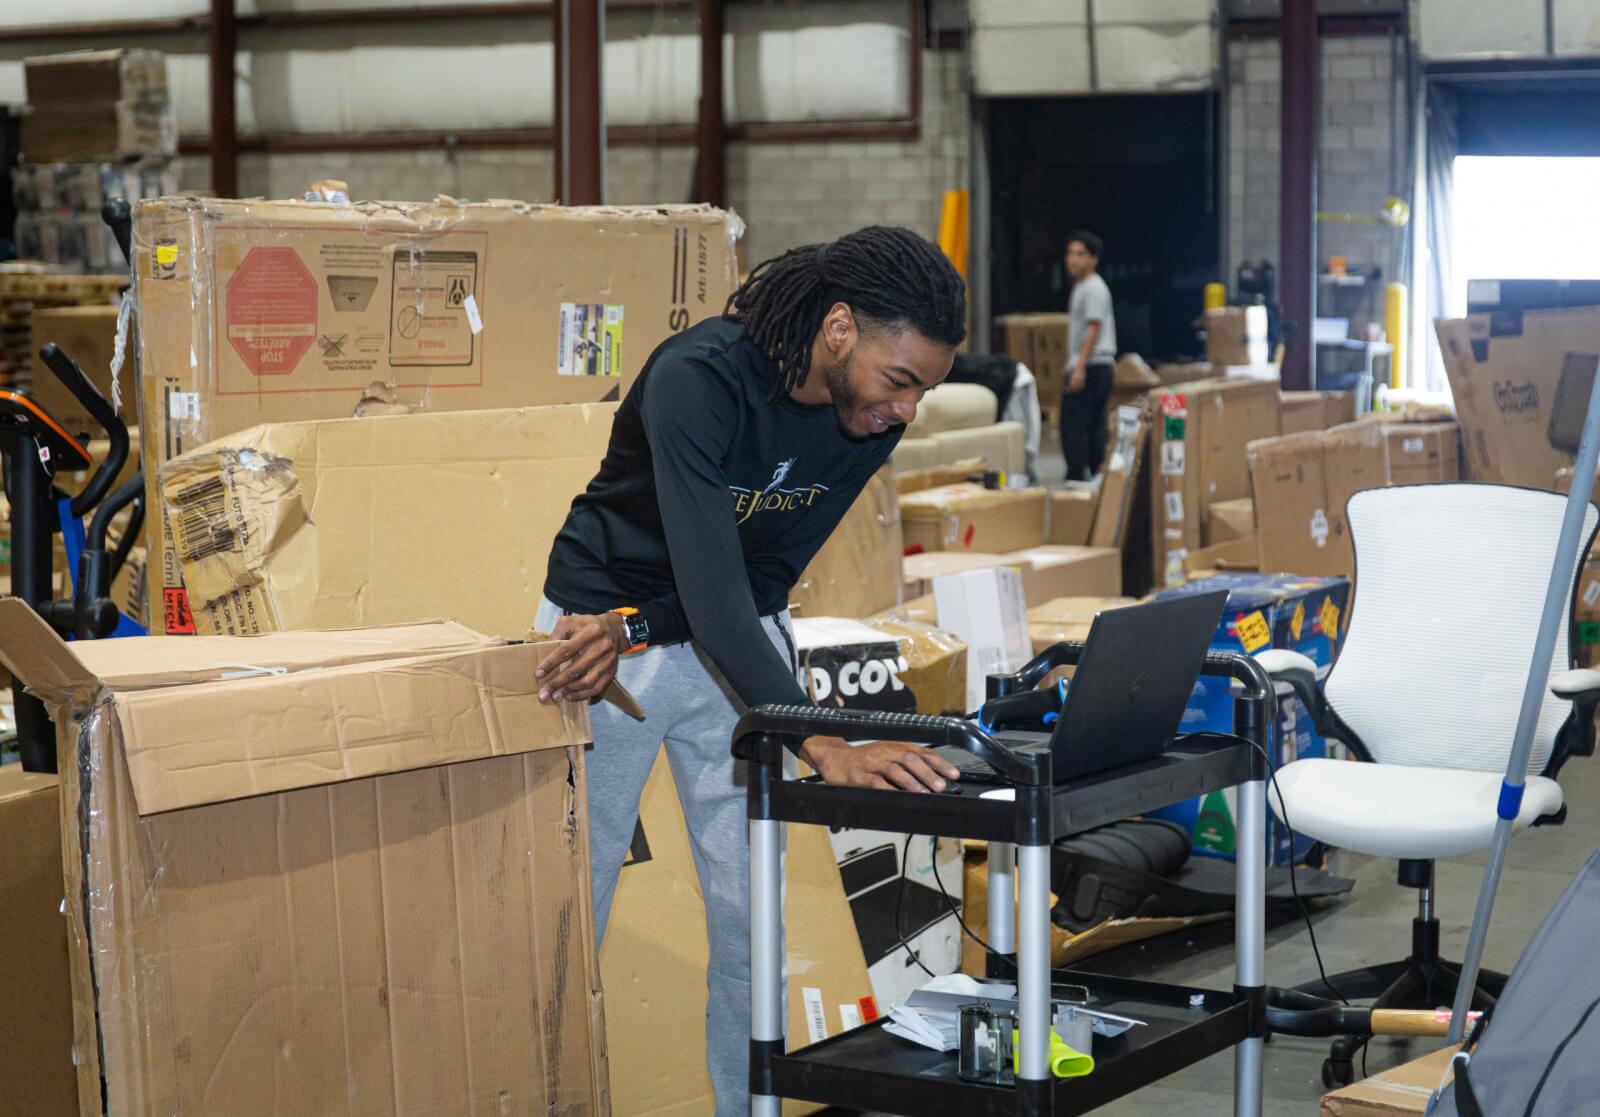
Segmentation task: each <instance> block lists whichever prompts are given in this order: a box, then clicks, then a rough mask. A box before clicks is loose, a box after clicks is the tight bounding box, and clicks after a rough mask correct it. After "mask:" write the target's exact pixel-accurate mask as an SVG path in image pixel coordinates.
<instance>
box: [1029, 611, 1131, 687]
mask: <svg viewBox="0 0 1600 1117" xmlns="http://www.w3.org/2000/svg"><path fill="white" fill-rule="evenodd" d="M1134 603H1135V602H1134V599H1133V598H1131V597H1058V598H1056V599H1054V600H1053V601H1046V602H1045V603H1044V604H1043V605H1036V606H1034V607H1033V608H1031V609H1029V610H1028V638H1029V639H1030V640H1031V641H1032V643H1033V654H1034V655H1038V654H1039V653H1040V652H1042V651H1044V650H1045V649H1046V648H1048V647H1049V646H1050V645H1051V644H1061V643H1082V642H1083V641H1084V640H1086V639H1088V637H1089V628H1090V626H1091V625H1093V624H1094V619H1095V617H1097V616H1099V615H1100V614H1101V613H1103V612H1105V611H1106V610H1107V609H1120V608H1122V607H1123V606H1124V605H1132V604H1134ZM1063 674H1066V675H1071V674H1072V669H1071V668H1067V669H1066V670H1065V671H1064V672H1063Z"/></svg>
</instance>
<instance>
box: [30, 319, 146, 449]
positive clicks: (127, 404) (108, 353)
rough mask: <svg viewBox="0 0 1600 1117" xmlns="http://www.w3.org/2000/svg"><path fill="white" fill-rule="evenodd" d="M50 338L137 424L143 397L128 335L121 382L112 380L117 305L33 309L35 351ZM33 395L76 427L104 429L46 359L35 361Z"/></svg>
mask: <svg viewBox="0 0 1600 1117" xmlns="http://www.w3.org/2000/svg"><path fill="white" fill-rule="evenodd" d="M47 341H53V342H55V343H56V344H57V345H59V346H60V347H61V351H62V352H63V353H65V354H66V355H67V356H69V357H71V358H72V359H73V360H74V361H77V362H78V367H79V368H81V369H83V371H84V374H85V375H86V376H88V378H89V380H90V382H91V383H93V384H94V386H95V387H96V388H97V389H99V391H100V394H101V395H103V396H105V397H106V399H108V400H118V399H120V400H121V402H122V409H121V411H120V414H121V415H122V418H123V421H124V422H126V423H127V424H128V425H129V426H130V427H131V426H136V425H137V424H138V414H139V399H138V396H137V394H136V392H135V387H134V378H133V344H134V343H133V342H131V341H130V343H129V348H128V351H127V355H126V360H124V361H123V364H122V369H121V371H120V372H119V373H118V374H117V386H116V388H115V389H113V387H112V384H111V357H112V354H113V353H114V352H115V349H116V341H117V308H116V307H114V306H62V307H44V308H41V309H39V310H35V311H34V312H33V352H34V353H38V352H39V347H40V346H42V345H43V344H44V343H45V342H47ZM33 371H34V376H33V389H32V395H33V398H34V399H35V400H37V401H38V402H39V404H40V406H42V407H43V408H44V409H45V410H46V411H48V412H49V413H50V414H51V415H53V416H55V418H56V421H57V422H59V423H61V424H62V426H64V427H66V428H67V429H68V430H70V431H73V432H78V431H89V432H91V433H93V434H96V435H100V434H103V433H104V432H103V431H101V429H100V425H99V424H98V423H96V422H95V420H94V419H93V418H92V417H91V416H90V415H89V413H88V411H86V410H85V409H84V406H83V404H81V403H79V402H78V397H77V396H74V395H73V394H72V393H71V392H69V391H67V389H66V387H65V386H64V385H63V384H62V383H61V381H59V380H57V379H56V378H55V375H54V374H53V373H51V372H50V370H49V369H47V368H45V367H44V364H43V362H35V363H34V366H33Z"/></svg>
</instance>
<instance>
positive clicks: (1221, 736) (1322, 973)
mask: <svg viewBox="0 0 1600 1117" xmlns="http://www.w3.org/2000/svg"><path fill="white" fill-rule="evenodd" d="M1193 736H1194V737H1196V738H1202V739H1206V738H1209V739H1213V740H1220V741H1244V742H1245V743H1246V744H1248V745H1249V746H1250V747H1251V748H1253V749H1255V750H1256V751H1257V752H1259V753H1260V754H1261V759H1262V760H1263V761H1265V762H1266V765H1267V778H1268V779H1269V780H1270V781H1271V782H1272V790H1273V791H1274V792H1275V793H1276V794H1277V796H1278V808H1279V813H1280V814H1281V815H1282V817H1283V828H1284V829H1285V830H1287V831H1289V852H1290V862H1291V863H1290V865H1289V891H1290V892H1292V893H1294V902H1295V906H1296V907H1298V908H1299V909H1300V918H1301V919H1303V920H1305V924H1306V935H1307V936H1308V937H1309V938H1310V939H1311V954H1312V956H1313V957H1314V958H1316V960H1317V974H1318V976H1319V977H1321V978H1322V984H1323V985H1325V986H1327V988H1328V992H1330V993H1332V994H1333V995H1334V996H1335V997H1337V998H1338V999H1339V1001H1340V1003H1342V1004H1344V1005H1347V1006H1348V1005H1349V1004H1350V1001H1349V998H1347V997H1346V996H1345V995H1344V994H1343V993H1341V992H1339V990H1338V989H1336V988H1334V985H1333V982H1331V981H1329V980H1328V970H1327V967H1325V966H1324V965H1323V964H1322V951H1321V950H1319V949H1317V929H1316V928H1315V927H1314V926H1312V923H1311V909H1310V908H1308V907H1306V902H1305V899H1304V898H1303V897H1302V896H1301V895H1300V885H1299V884H1298V883H1297V882H1296V880H1295V874H1294V864H1293V854H1294V847H1295V844H1296V842H1297V840H1298V838H1299V835H1297V834H1296V833H1295V831H1294V825H1293V824H1292V823H1291V822H1290V821H1289V807H1288V804H1287V803H1286V802H1285V801H1284V798H1283V788H1281V787H1279V786H1278V771H1277V769H1276V768H1275V767H1273V764H1272V754H1271V753H1269V752H1267V750H1266V748H1265V747H1264V746H1262V745H1260V744H1258V743H1256V742H1255V741H1251V740H1249V739H1248V738H1245V737H1237V736H1234V735H1232V734H1228V733H1196V734H1193ZM1366 1053H1367V1052H1366V1047H1365V1046H1364V1045H1363V1047H1362V1049H1361V1055H1362V1058H1363V1059H1365V1058H1366ZM1364 1071H1365V1067H1364V1066H1363V1072H1364Z"/></svg>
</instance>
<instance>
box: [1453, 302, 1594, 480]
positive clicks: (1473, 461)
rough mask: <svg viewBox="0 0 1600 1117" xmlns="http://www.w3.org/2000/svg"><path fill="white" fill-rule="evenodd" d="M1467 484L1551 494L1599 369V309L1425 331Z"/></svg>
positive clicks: (1498, 317) (1487, 316)
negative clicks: (1449, 403)
mask: <svg viewBox="0 0 1600 1117" xmlns="http://www.w3.org/2000/svg"><path fill="white" fill-rule="evenodd" d="M1434 329H1435V331H1436V332H1437V334H1438V336H1439V348H1440V351H1441V352H1442V353H1443V355H1444V367H1445V373H1446V374H1447V375H1448V377H1449V379H1450V394H1451V395H1452V396H1453V397H1454V398H1455V405H1456V421H1457V422H1459V423H1460V424H1461V433H1462V435H1463V440H1464V441H1465V443H1466V452H1467V461H1468V463H1469V464H1470V465H1471V468H1472V477H1473V479H1474V480H1477V481H1491V482H1498V483H1501V484H1506V485H1527V486H1529V487H1532V488H1540V489H1545V488H1549V487H1550V478H1551V477H1553V476H1554V475H1555V471H1556V470H1558V469H1560V468H1561V467H1562V466H1570V465H1571V464H1572V462H1573V459H1574V457H1575V455H1576V454H1577V451H1578V442H1579V439H1580V438H1581V436H1582V433H1583V417H1584V413H1585V411H1586V409H1587V404H1588V400H1589V392H1590V389H1591V387H1592V386H1593V384H1594V375H1595V365H1596V363H1597V361H1600V308H1597V307H1585V308H1579V309H1570V310H1540V311H1523V310H1520V309H1514V310H1509V311H1495V312H1485V313H1481V314H1473V315H1469V316H1468V317H1466V318H1464V319H1441V320H1440V321H1438V322H1435V323H1434Z"/></svg>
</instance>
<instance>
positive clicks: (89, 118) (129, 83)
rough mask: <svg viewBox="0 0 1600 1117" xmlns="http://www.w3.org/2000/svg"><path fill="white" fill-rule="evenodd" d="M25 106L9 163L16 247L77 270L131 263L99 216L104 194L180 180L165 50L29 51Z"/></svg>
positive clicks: (147, 191) (144, 190) (156, 189)
mask: <svg viewBox="0 0 1600 1117" xmlns="http://www.w3.org/2000/svg"><path fill="white" fill-rule="evenodd" d="M23 78H24V80H25V82H26V84H27V92H28V112H27V113H26V114H25V115H24V116H23V118H22V155H23V158H24V159H25V160H26V162H24V163H23V164H21V165H19V166H17V167H15V168H13V169H12V172H11V175H12V186H13V195H14V197H15V199H16V204H17V226H16V240H17V254H18V255H19V256H20V257H22V258H23V259H32V260H43V261H45V262H46V263H50V264H54V265H56V266H58V267H62V268H66V269H69V270H71V271H80V272H107V273H121V272H126V270H127V262H126V261H125V260H124V259H123V258H122V250H121V249H120V248H118V247H117V243H116V240H115V239H114V238H113V236H112V234H111V231H110V230H109V229H108V228H106V225H105V223H104V222H103V221H102V220H101V218H100V207H101V206H102V205H103V204H104V203H105V202H108V201H112V200H123V201H129V202H132V201H134V200H136V199H139V198H154V197H159V196H161V195H163V194H175V193H177V190H178V175H179V166H178V161H177V160H176V159H175V158H173V156H174V155H175V154H176V151H177V139H178V133H177V125H176V121H175V117H174V114H173V107H172V101H171V98H170V96H169V95H168V92H167V65H166V58H165V57H164V56H163V55H161V54H159V53H157V52H155V51H150V50H94V51H77V52H74V53H71V54H56V55H48V56H43V57H36V58H28V59H24V61H23Z"/></svg>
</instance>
